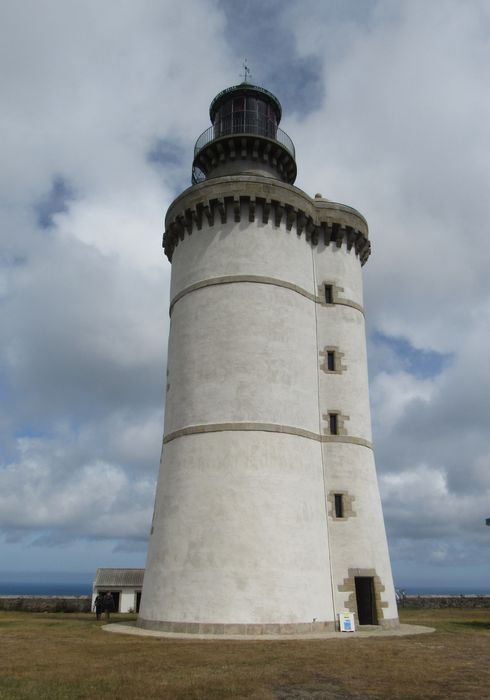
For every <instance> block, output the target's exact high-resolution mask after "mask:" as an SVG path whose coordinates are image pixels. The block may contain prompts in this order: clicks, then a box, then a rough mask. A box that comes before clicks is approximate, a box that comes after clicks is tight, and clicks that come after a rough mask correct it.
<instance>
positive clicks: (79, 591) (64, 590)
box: [0, 580, 490, 596]
mask: <svg viewBox="0 0 490 700" xmlns="http://www.w3.org/2000/svg"><path fill="white" fill-rule="evenodd" d="M396 590H397V591H398V592H403V593H405V594H406V595H490V588H482V587H480V586H402V585H401V586H396ZM91 593H92V581H87V580H80V581H63V580H60V581H0V596H8V595H28V596H37V595H46V596H50V595H53V596H59V595H70V596H78V595H90V594H91Z"/></svg>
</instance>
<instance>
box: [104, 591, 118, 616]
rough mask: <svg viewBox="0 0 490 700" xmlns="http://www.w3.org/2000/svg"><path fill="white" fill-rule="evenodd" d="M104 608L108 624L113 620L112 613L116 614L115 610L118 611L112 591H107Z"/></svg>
mask: <svg viewBox="0 0 490 700" xmlns="http://www.w3.org/2000/svg"><path fill="white" fill-rule="evenodd" d="M102 607H103V609H104V612H105V616H106V620H107V622H109V621H110V619H111V612H114V610H115V609H116V606H115V604H114V598H113V597H112V593H111V592H110V591H107V593H106V594H105V596H104V598H103V600H102Z"/></svg>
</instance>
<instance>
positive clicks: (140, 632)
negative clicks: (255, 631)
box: [101, 622, 435, 642]
mask: <svg viewBox="0 0 490 700" xmlns="http://www.w3.org/2000/svg"><path fill="white" fill-rule="evenodd" d="M101 629H103V630H104V632H115V633H116V634H133V635H135V636H137V637H164V638H165V639H199V640H201V639H221V640H222V641H223V640H226V641H228V640H230V639H234V640H237V641H240V642H244V641H254V642H256V641H261V642H262V641H271V640H279V641H289V640H291V639H296V640H298V639H301V640H304V639H365V638H366V637H405V636H408V635H410V634H428V633H430V632H435V629H434V628H433V627H422V625H400V627H398V628H397V629H390V630H383V629H381V628H380V627H377V626H367V625H366V628H365V629H363V630H361V631H358V632H322V633H317V634H260V635H251V634H247V635H244V634H233V635H231V634H229V635H228V634H184V633H182V634H179V633H176V632H160V631H159V630H147V629H142V628H141V627H136V623H135V622H133V623H127V624H121V623H119V622H115V623H111V624H109V625H104V627H102V628H101Z"/></svg>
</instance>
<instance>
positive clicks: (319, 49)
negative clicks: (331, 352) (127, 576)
mask: <svg viewBox="0 0 490 700" xmlns="http://www.w3.org/2000/svg"><path fill="white" fill-rule="evenodd" d="M2 15H3V16H2V22H1V23H0V37H1V39H2V45H3V46H4V54H5V57H6V61H5V62H4V75H3V81H2V95H3V98H4V99H3V101H2V109H1V111H0V128H1V129H2V133H7V134H8V138H5V139H2V142H1V143H0V156H1V158H2V163H3V164H4V166H5V167H4V168H3V169H2V172H1V173H0V188H1V192H2V196H1V199H0V214H1V217H2V229H1V231H2V233H1V236H2V238H1V248H0V334H1V338H0V341H1V343H0V391H1V393H2V396H3V397H4V400H3V401H2V404H1V406H0V440H1V444H2V453H1V455H0V464H1V466H0V484H1V488H0V494H4V493H8V494H9V499H6V498H5V497H4V496H2V495H0V498H2V499H3V500H1V502H0V522H1V525H2V527H3V528H4V530H5V534H6V537H7V538H8V539H10V540H11V541H12V545H8V546H7V545H5V550H4V553H5V556H6V553H7V552H11V551H12V549H11V548H12V547H14V543H13V541H14V540H15V541H18V539H19V537H21V538H22V540H23V541H24V542H36V543H37V549H38V550H39V551H41V550H42V551H43V553H44V554H43V556H48V555H47V554H46V551H47V550H46V549H43V547H47V546H48V544H49V543H51V544H53V543H55V542H61V541H62V540H63V541H64V542H65V545H64V546H65V550H66V552H65V555H66V560H67V561H68V560H69V556H68V550H67V549H66V548H68V547H69V543H70V542H72V543H73V542H75V543H76V545H73V547H74V549H73V553H72V555H70V556H73V561H76V560H77V556H75V554H76V552H82V551H83V552H84V556H88V555H87V550H84V549H83V547H84V546H85V545H83V543H82V541H81V540H80V538H85V539H89V540H90V542H93V543H97V542H104V543H105V544H104V547H105V548H106V547H107V542H108V539H111V538H112V539H111V542H112V541H113V540H114V539H115V540H117V541H118V544H117V543H116V545H115V546H116V547H117V548H118V550H119V551H120V552H121V553H122V552H123V551H125V552H126V554H127V555H128V556H129V554H130V549H131V548H132V547H133V546H134V547H136V548H138V547H139V546H140V544H139V543H140V542H141V541H142V539H141V538H143V537H144V532H145V531H147V529H148V524H149V514H150V513H151V509H152V505H153V489H154V480H155V474H156V469H157V466H158V459H159V454H160V449H161V429H162V425H163V424H162V409H163V393H164V382H163V379H164V373H165V361H166V360H165V358H166V350H165V348H166V336H167V332H168V280H169V269H170V268H169V265H168V263H167V262H166V260H165V258H164V257H163V254H162V251H161V247H160V246H161V236H162V232H163V220H164V215H165V210H166V208H167V207H168V205H169V204H170V202H171V200H172V199H173V197H174V196H175V195H176V194H178V193H179V192H180V191H181V190H182V189H183V188H184V187H185V186H187V185H188V184H189V182H190V169H191V163H192V148H193V143H194V140H195V139H196V138H197V136H198V135H199V134H200V133H201V132H202V131H203V130H204V129H205V128H206V127H207V126H208V107H209V102H210V100H211V99H212V97H213V96H214V95H215V94H216V93H217V92H219V91H220V90H221V89H222V88H224V87H226V86H228V85H230V84H234V83H236V82H238V80H239V78H238V73H239V72H240V65H241V61H242V60H243V58H245V56H246V57H247V58H248V59H249V63H250V65H251V68H252V72H253V74H254V79H255V80H257V82H258V83H260V84H263V85H264V87H266V88H268V89H270V90H271V91H272V92H276V93H277V95H278V97H279V99H280V100H281V101H282V103H283V107H284V120H283V123H282V126H284V128H285V129H286V131H287V132H288V133H289V135H290V136H291V137H292V138H293V140H294V142H295V145H296V150H297V160H298V172H299V175H298V181H297V184H298V186H299V187H301V188H303V189H305V190H306V191H307V192H308V193H309V194H314V193H315V192H318V191H320V192H323V194H324V195H325V196H326V197H328V198H329V199H333V200H335V201H341V202H345V203H347V204H350V205H352V206H354V207H356V208H358V209H359V210H360V211H361V212H362V213H363V214H365V215H366V217H367V219H368V222H369V224H370V231H371V233H370V236H371V240H372V245H373V254H372V256H371V258H370V260H369V261H368V263H367V265H366V267H365V268H364V278H365V309H366V319H367V324H368V325H367V327H368V334H369V341H370V342H369V347H370V366H371V370H372V371H371V385H372V392H371V399H372V407H373V426H374V434H375V446H376V458H377V464H378V470H379V473H380V483H381V491H382V494H383V498H384V504H385V512H386V522H387V530H388V534H389V537H390V542H391V546H392V553H393V556H394V559H395V561H396V560H398V561H405V560H406V561H410V562H413V561H415V562H419V563H420V567H421V568H423V567H424V566H425V567H426V571H429V570H430V571H433V568H431V567H435V568H440V567H446V568H447V567H449V566H450V563H451V562H465V566H467V562H468V560H469V558H470V557H472V558H473V560H484V559H485V558H486V557H487V556H488V554H487V552H488V544H485V540H484V536H485V535H486V534H487V533H486V532H482V530H483V531H484V530H485V528H484V527H483V526H481V523H482V518H483V517H488V515H490V512H486V513H484V511H485V509H486V511H488V508H489V503H490V485H489V481H488V479H489V477H488V474H489V473H490V469H489V467H490V457H489V449H488V433H489V428H490V426H489V418H488V417H489V415H490V406H489V399H488V397H489V396H490V376H489V370H488V362H487V357H486V355H487V347H488V328H489V320H490V277H489V275H488V242H487V233H486V222H488V220H489V219H490V203H489V199H488V195H487V188H488V184H487V183H488V182H489V181H490V165H489V161H488V158H487V153H488V146H489V143H490V126H489V125H490V96H489V92H488V89H487V82H488V80H487V66H488V64H489V58H490V56H489V53H490V48H489V47H490V43H489V41H488V38H489V35H490V10H489V7H488V4H487V3H485V2H483V1H482V2H480V1H478V0H472V1H470V2H466V3H464V4H462V3H459V2H456V1H455V0H445V1H444V2H442V1H439V0H435V1H434V2H432V3H430V4H427V3H422V2H421V1H420V0H410V1H408V0H404V1H402V2H399V3H396V4H393V3H391V2H388V0H370V1H369V2H364V3H362V4H360V3H358V2H346V1H345V0H344V1H342V2H340V0H339V1H338V2H329V3H320V2H316V1H315V0H302V1H301V2H299V1H296V0H291V1H290V2H288V3H283V2H279V1H277V2H276V1H275V0H274V2H271V3H268V4H267V6H264V4H263V3H262V4H260V3H259V2H256V1H255V0H254V1H249V2H242V3H234V2H233V3H230V2H212V1H211V0H209V1H207V2H206V1H203V0H199V1H197V0H189V1H188V2H187V3H186V8H185V12H184V11H183V10H182V7H181V6H180V5H178V4H177V3H175V2H171V1H170V0H167V1H164V2H156V1H153V0H144V1H143V2H140V3H123V4H121V3H116V4H115V3H113V2H105V3H96V2H95V1H93V0H89V1H88V2H85V3H83V5H80V4H78V5H77V4H74V3H62V4H60V3H56V2H54V1H52V0H48V1H47V2H45V3H43V4H42V6H41V5H40V4H39V3H35V2H30V1H27V0H24V1H23V2H20V3H7V4H4V6H3V7H2ZM26 17H28V18H29V21H26ZM252 19H253V21H251V20H252ZM252 28H253V29H252ZM197 37H198V38H199V40H197ZM101 482H102V483H101ZM4 489H6V490H7V491H4ZM145 529H146V530H145ZM487 539H488V538H487ZM132 543H137V544H132ZM9 547H10V549H9ZM19 547H20V545H19ZM101 551H102V550H101ZM19 552H21V553H20V554H19V557H22V550H21V549H19ZM104 555H105V556H108V555H107V549H104ZM48 558H49V557H48ZM108 561H109V559H108ZM103 563H104V562H101V565H102V564H103ZM18 568H22V566H19V567H18ZM447 570H449V569H447ZM421 575H422V573H421Z"/></svg>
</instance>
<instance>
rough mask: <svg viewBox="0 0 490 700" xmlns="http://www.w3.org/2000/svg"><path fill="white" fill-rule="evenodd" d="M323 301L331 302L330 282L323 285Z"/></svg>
mask: <svg viewBox="0 0 490 700" xmlns="http://www.w3.org/2000/svg"><path fill="white" fill-rule="evenodd" d="M325 303H326V304H333V287H332V285H331V284H326V285H325Z"/></svg>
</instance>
